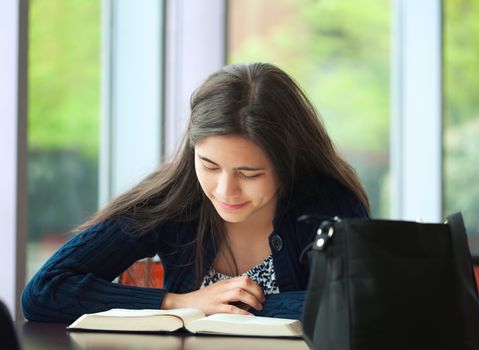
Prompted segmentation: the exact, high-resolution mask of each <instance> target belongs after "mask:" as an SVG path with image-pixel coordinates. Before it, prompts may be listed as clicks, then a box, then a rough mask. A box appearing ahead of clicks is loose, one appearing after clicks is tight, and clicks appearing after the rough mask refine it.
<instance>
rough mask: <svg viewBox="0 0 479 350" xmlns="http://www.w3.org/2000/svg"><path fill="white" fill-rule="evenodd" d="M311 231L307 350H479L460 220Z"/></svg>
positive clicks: (350, 222) (477, 306) (336, 224)
mask: <svg viewBox="0 0 479 350" xmlns="http://www.w3.org/2000/svg"><path fill="white" fill-rule="evenodd" d="M300 219H301V218H300ZM303 219H304V217H303ZM310 219H311V217H308V220H310ZM318 225H319V228H318ZM316 228H317V233H318V234H317V236H316V238H315V240H314V241H313V243H312V246H311V248H310V251H309V252H308V257H309V261H310V264H311V275H310V279H309V284H308V291H307V293H306V300H305V305H304V312H303V328H304V337H305V340H306V342H307V343H308V345H309V346H310V348H311V349H316V350H375V349H381V350H386V349H387V350H391V349H408V350H411V349H421V350H425V349H434V350H440V349H448V350H449V349H454V350H461V349H471V350H478V349H479V299H478V295H477V287H476V282H475V279H474V275H473V269H472V264H471V256H470V252H469V247H468V244H467V237H466V230H465V227H464V222H463V219H462V215H461V214H460V213H457V214H454V215H451V216H449V217H448V218H447V223H446V224H423V223H416V222H406V221H388V220H369V219H344V220H340V219H337V218H335V219H331V220H329V221H323V222H321V223H320V224H319V223H317V224H315V229H316Z"/></svg>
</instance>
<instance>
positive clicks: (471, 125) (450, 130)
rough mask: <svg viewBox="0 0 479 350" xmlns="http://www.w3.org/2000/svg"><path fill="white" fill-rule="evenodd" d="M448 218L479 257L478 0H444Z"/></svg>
mask: <svg viewBox="0 0 479 350" xmlns="http://www.w3.org/2000/svg"><path fill="white" fill-rule="evenodd" d="M444 21H445V23H444V107H445V108H444V214H445V215H447V214H450V213H452V212H456V211H462V213H463V215H464V221H465V223H466V228H467V231H468V234H469V242H470V246H471V250H472V252H473V254H475V255H479V181H478V178H479V99H478V98H477V96H478V93H479V55H478V53H479V1H477V0H445V1H444Z"/></svg>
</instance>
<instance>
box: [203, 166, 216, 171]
mask: <svg viewBox="0 0 479 350" xmlns="http://www.w3.org/2000/svg"><path fill="white" fill-rule="evenodd" d="M203 168H204V169H205V170H206V171H216V170H218V168H210V167H208V166H206V165H203Z"/></svg>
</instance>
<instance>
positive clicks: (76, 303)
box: [21, 221, 166, 322]
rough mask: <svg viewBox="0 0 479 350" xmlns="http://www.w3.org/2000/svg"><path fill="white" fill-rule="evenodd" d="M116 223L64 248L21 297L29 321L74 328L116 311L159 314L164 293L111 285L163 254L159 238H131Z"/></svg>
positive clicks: (93, 229) (84, 234)
mask: <svg viewBox="0 0 479 350" xmlns="http://www.w3.org/2000/svg"><path fill="white" fill-rule="evenodd" d="M125 231H126V230H125V229H124V228H123V227H121V226H120V225H119V224H118V223H117V222H115V221H109V222H105V223H102V224H98V225H96V226H93V227H91V228H89V229H87V230H85V231H84V232H82V233H80V234H78V235H77V236H75V237H73V238H72V239H71V240H70V241H68V242H67V243H65V244H64V245H63V246H62V247H61V248H60V249H59V250H58V251H57V252H56V253H55V254H54V255H53V256H52V257H51V258H50V259H49V260H48V261H47V262H46V263H45V265H43V267H42V268H41V269H40V270H39V271H38V272H37V274H36V275H35V276H34V277H33V278H32V280H31V281H30V282H29V283H28V284H27V286H26V287H25V289H24V290H23V293H22V298H21V306H22V311H23V314H24V316H25V318H27V319H28V320H30V321H44V322H71V321H73V320H74V319H76V318H77V317H79V316H81V315H82V314H85V313H93V312H99V311H104V310H107V309H111V308H130V309H141V308H145V309H146V308H150V309H159V308H160V305H161V303H162V300H163V296H164V294H165V293H166V291H165V290H163V289H157V288H140V287H132V286H124V285H119V284H117V283H113V282H112V281H113V280H114V279H115V278H116V277H117V276H118V275H119V274H120V273H121V272H123V271H124V270H125V269H126V268H128V267H129V266H130V265H131V264H132V263H133V262H135V261H137V260H139V259H142V258H145V257H152V256H154V255H155V254H156V253H157V251H158V249H157V248H158V244H157V239H156V234H155V233H154V232H151V233H148V234H145V235H131V234H128V233H127V232H125Z"/></svg>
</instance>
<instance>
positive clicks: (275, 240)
mask: <svg viewBox="0 0 479 350" xmlns="http://www.w3.org/2000/svg"><path fill="white" fill-rule="evenodd" d="M270 243H271V247H272V248H273V249H274V250H276V251H277V252H279V251H280V250H281V249H283V240H282V239H281V237H280V236H278V235H274V236H272V237H271V240H270Z"/></svg>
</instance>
